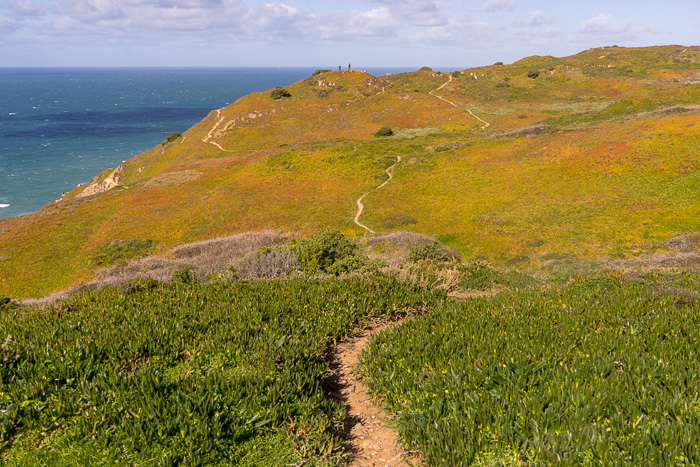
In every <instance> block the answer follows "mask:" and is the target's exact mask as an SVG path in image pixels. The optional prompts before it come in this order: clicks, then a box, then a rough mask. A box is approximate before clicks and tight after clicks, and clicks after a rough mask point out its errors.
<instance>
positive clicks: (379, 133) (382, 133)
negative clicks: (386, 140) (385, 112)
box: [374, 126, 394, 136]
mask: <svg viewBox="0 0 700 467" xmlns="http://www.w3.org/2000/svg"><path fill="white" fill-rule="evenodd" d="M393 134H394V130H392V129H391V128H390V127H388V126H383V127H381V128H380V129H378V130H377V132H376V133H375V134H374V136H391V135H393Z"/></svg>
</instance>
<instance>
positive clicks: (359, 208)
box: [353, 156, 401, 234]
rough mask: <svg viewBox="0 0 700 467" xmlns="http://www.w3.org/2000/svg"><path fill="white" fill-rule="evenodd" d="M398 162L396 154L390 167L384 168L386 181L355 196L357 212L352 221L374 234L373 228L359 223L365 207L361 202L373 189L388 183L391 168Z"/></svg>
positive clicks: (398, 157)
mask: <svg viewBox="0 0 700 467" xmlns="http://www.w3.org/2000/svg"><path fill="white" fill-rule="evenodd" d="M399 162H401V156H396V162H395V163H394V165H392V166H391V167H389V168H387V169H386V170H385V172H386V174H387V175H388V176H389V178H387V179H386V181H385V182H384V183H382V184H381V185H379V186H378V187H377V188H374V189H373V190H370V191H368V192H367V193H365V194H364V195H362V196H360V197H359V198H357V214H355V219H353V222H355V224H357V225H359V226H360V227H362V228H363V229H365V230H366V231H367V232H369V233H373V234H376V233H377V232H375V231H374V230H372V229H370V228H369V227H367V226H366V225H364V224H361V223H360V216H361V215H362V211H364V209H365V205H364V204H362V200H363V199H365V196H367V195H368V194H370V193H374V192H375V191H377V190H378V189H380V188H382V187H383V186H385V185H386V184H387V183H389V181H390V180H391V179H392V177H393V175H392V174H391V170H392V169H393V168H394V167H396V164H398V163H399Z"/></svg>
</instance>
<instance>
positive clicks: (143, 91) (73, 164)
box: [0, 68, 408, 218]
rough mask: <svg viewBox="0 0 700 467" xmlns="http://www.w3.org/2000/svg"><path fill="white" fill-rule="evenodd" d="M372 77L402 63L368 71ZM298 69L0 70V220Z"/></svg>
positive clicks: (305, 72) (303, 73)
mask: <svg viewBox="0 0 700 467" xmlns="http://www.w3.org/2000/svg"><path fill="white" fill-rule="evenodd" d="M367 71H368V72H370V73H372V74H374V75H381V74H385V73H397V72H401V71H408V70H407V69H368V70H367ZM312 72H313V69H306V68H213V69H192V68H188V69H142V68H141V69H136V68H134V69H62V68H56V69H37V68H31V69H0V89H1V90H2V91H0V218H4V217H12V216H18V215H22V214H28V213H31V212H35V211H37V210H39V209H40V208H41V207H43V206H44V205H46V204H47V203H50V202H51V201H53V200H56V199H58V198H60V197H61V194H62V193H63V192H66V191H70V190H72V189H73V188H75V186H76V185H78V184H79V183H83V182H89V181H90V180H91V179H92V178H93V177H94V176H95V175H97V174H98V173H100V172H101V171H103V170H104V169H106V168H109V167H116V166H117V165H119V164H120V163H121V162H122V161H124V160H126V159H129V158H131V157H133V156H135V155H136V154H139V153H141V152H143V151H145V150H148V149H150V148H152V147H153V146H155V145H156V144H158V143H160V142H161V141H163V139H164V138H165V136H166V135H167V134H168V133H169V132H172V131H178V132H183V131H185V130H187V129H188V128H189V127H191V126H192V125H194V124H195V123H197V122H198V121H200V120H201V119H203V118H204V117H205V116H206V115H207V114H208V113H209V112H210V111H211V110H212V109H217V108H220V107H224V106H226V105H228V104H231V103H233V102H234V101H235V100H236V99H238V98H240V97H242V96H244V95H246V94H249V93H251V92H256V91H264V90H267V89H270V88H273V87H275V86H278V85H279V86H285V85H289V84H291V83H293V82H296V81H299V80H301V79H303V78H306V77H308V76H309V75H310V74H311V73H312Z"/></svg>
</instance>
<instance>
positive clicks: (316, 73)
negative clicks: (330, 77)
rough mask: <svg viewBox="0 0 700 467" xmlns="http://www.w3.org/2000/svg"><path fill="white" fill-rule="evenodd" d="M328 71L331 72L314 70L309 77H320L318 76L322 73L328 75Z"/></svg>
mask: <svg viewBox="0 0 700 467" xmlns="http://www.w3.org/2000/svg"><path fill="white" fill-rule="evenodd" d="M330 71H331V70H314V72H313V73H311V76H316V75H320V74H323V73H330Z"/></svg>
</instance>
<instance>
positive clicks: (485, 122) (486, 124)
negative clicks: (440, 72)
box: [428, 75, 491, 130]
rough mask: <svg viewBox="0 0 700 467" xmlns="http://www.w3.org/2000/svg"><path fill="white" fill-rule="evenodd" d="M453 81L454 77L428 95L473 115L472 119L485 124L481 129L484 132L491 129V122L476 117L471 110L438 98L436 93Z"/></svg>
mask: <svg viewBox="0 0 700 467" xmlns="http://www.w3.org/2000/svg"><path fill="white" fill-rule="evenodd" d="M451 81H452V75H450V79H448V80H447V81H445V82H444V83H443V84H442V86H440V87H439V88H437V89H433V90H432V91H430V92H429V93H428V94H430V95H431V96H433V97H437V98H438V99H440V100H441V101H445V102H447V103H448V104H450V105H453V106H455V107H457V108H458V109H460V110H464V111H466V112H467V113H468V114H469V115H471V116H472V117H474V118H475V119H477V120H479V121H480V122H481V123H483V125H482V127H481V129H482V130H485V129H487V128H488V127H490V126H491V124H490V123H489V122H487V121H486V120H484V119H482V118H479V117H477V116H476V115H474V113H473V112H472V111H471V110H469V109H467V108H465V107H461V106H459V105H457V104H455V103H454V102H452V101H451V100H449V99H445V98H444V97H442V96H438V95H437V94H435V91H439V90H441V89H442V88H444V87H445V86H447V85H448V84H449V83H450V82H451Z"/></svg>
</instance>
